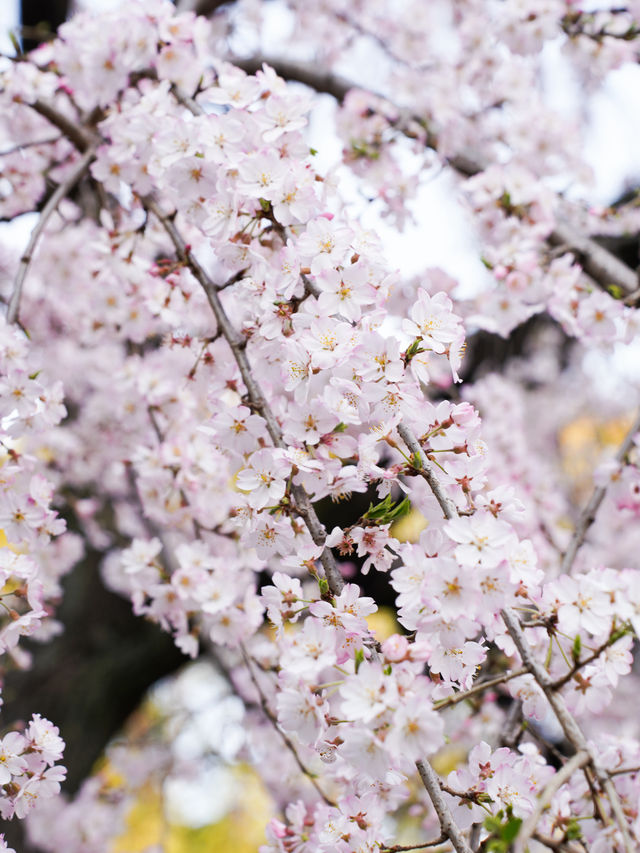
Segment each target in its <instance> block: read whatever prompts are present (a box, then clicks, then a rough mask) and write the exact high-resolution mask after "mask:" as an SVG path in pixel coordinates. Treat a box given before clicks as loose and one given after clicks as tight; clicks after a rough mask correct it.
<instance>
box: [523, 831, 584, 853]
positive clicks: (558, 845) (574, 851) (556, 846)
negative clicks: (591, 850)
mask: <svg viewBox="0 0 640 853" xmlns="http://www.w3.org/2000/svg"><path fill="white" fill-rule="evenodd" d="M533 838H534V839H535V840H536V841H539V842H540V844H544V846H545V847H548V848H549V850H558V851H562V853H585V850H586V848H585V847H584V845H583V844H581V845H580V846H579V847H577V846H576V845H575V844H574V843H573V842H572V841H568V840H567V839H562V840H560V841H556V839H555V838H549V836H548V835H541V834H540V833H539V832H535V833H534V834H533Z"/></svg>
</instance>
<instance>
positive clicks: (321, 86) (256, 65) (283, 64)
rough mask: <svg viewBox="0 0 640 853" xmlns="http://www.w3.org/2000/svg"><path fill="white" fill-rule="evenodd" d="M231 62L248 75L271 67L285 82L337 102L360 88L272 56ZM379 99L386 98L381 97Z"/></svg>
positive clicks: (331, 75)
mask: <svg viewBox="0 0 640 853" xmlns="http://www.w3.org/2000/svg"><path fill="white" fill-rule="evenodd" d="M231 61H232V62H233V64H234V65H237V66H238V68H242V70H243V71H246V72H247V74H255V73H256V71H260V70H261V68H262V66H263V65H265V64H266V65H269V66H271V68H273V70H274V71H275V72H276V74H277V75H278V76H279V77H282V78H283V79H284V80H293V81H295V82H296V83H303V84H304V85H305V86H308V87H309V88H310V89H314V90H315V91H316V92H320V93H323V94H326V95H333V97H334V98H335V99H336V100H337V101H344V99H345V98H346V97H347V93H348V92H349V91H350V90H351V89H354V88H358V87H357V86H355V85H354V84H353V83H351V82H350V81H349V80H347V79H346V78H344V77H340V76H339V75H337V74H332V73H331V72H323V71H319V70H318V68H317V66H313V65H309V64H308V63H305V62H291V61H289V60H287V59H279V58H276V57H270V56H269V57H268V56H254V57H252V58H251V59H235V58H234V59H233V60H231ZM373 94H376V95H379V93H378V92H373ZM379 97H384V96H383V95H379Z"/></svg>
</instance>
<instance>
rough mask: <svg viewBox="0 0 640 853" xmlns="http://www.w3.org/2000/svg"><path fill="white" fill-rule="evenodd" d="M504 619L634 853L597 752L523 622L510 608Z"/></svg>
mask: <svg viewBox="0 0 640 853" xmlns="http://www.w3.org/2000/svg"><path fill="white" fill-rule="evenodd" d="M502 618H503V620H504V623H505V625H506V626H507V631H508V632H509V634H510V636H511V639H512V640H513V642H514V643H515V646H516V648H517V650H518V652H519V654H520V657H521V658H522V662H523V663H524V665H525V666H526V667H527V669H528V670H529V672H530V673H531V674H532V675H533V677H534V678H535V680H536V681H537V683H538V685H539V687H540V688H541V690H542V691H543V693H544V695H545V696H546V697H547V701H548V702H549V704H550V705H551V707H552V709H553V712H554V714H555V715H556V718H557V720H558V722H559V723H560V726H561V727H562V731H563V732H564V735H565V737H566V739H567V740H568V741H569V743H570V744H571V745H572V746H573V748H574V749H575V750H576V751H577V752H584V753H585V754H586V755H588V756H589V763H590V764H591V766H592V767H593V769H594V772H595V774H596V777H597V779H598V783H599V784H600V787H601V788H602V790H603V791H604V792H605V794H606V795H607V797H608V799H609V804H610V806H611V811H612V812H613V815H614V817H615V819H616V822H617V824H618V826H619V827H620V832H621V834H622V838H623V843H624V849H625V853H633V851H634V849H635V848H634V845H633V842H632V840H631V836H630V834H629V826H628V824H627V819H626V817H625V814H624V811H623V809H622V803H621V802H620V797H619V796H618V792H617V791H616V789H615V786H614V784H613V782H612V781H611V779H610V778H609V775H608V773H607V771H606V770H605V769H604V768H603V767H602V765H601V764H600V761H599V759H598V757H597V756H596V754H595V752H594V750H593V749H592V747H591V746H590V745H589V744H588V743H587V740H586V738H585V736H584V735H583V733H582V730H581V729H580V726H579V725H578V724H577V722H576V721H575V719H574V718H573V716H572V715H571V713H570V712H569V710H568V709H567V706H566V705H565V702H564V699H563V697H562V696H561V695H560V694H559V693H557V692H556V691H555V690H554V688H553V683H552V681H551V679H550V678H549V675H548V673H547V671H546V669H545V668H544V667H543V666H542V665H541V664H540V663H538V661H537V660H536V659H535V657H534V656H533V654H532V652H531V647H530V646H529V643H528V642H527V639H526V637H525V636H524V631H523V630H522V628H521V627H520V621H519V619H518V616H517V615H516V613H515V612H514V611H513V610H512V609H511V608H510V607H507V608H505V609H504V610H503V611H502Z"/></svg>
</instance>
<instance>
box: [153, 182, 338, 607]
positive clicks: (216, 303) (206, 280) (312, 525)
mask: <svg viewBox="0 0 640 853" xmlns="http://www.w3.org/2000/svg"><path fill="white" fill-rule="evenodd" d="M142 202H143V204H144V206H145V207H146V208H147V209H148V210H150V211H151V212H152V213H153V214H154V216H155V217H156V218H157V219H158V220H159V222H160V224H161V225H162V227H163V228H164V229H165V231H166V232H167V234H168V235H169V238H170V239H171V242H172V243H173V245H174V248H175V250H176V254H177V255H178V257H179V258H180V259H181V260H182V261H183V262H184V263H185V264H186V265H187V266H188V267H189V269H190V270H191V272H192V273H193V275H194V276H195V278H196V279H197V281H198V282H199V283H200V285H201V286H202V288H203V290H204V292H205V294H206V297H207V301H208V302H209V306H210V307H211V310H212V311H213V314H214V316H215V318H216V322H217V324H218V329H219V330H220V331H221V332H222V334H223V336H224V338H225V340H226V341H227V343H228V345H229V347H230V349H231V352H232V353H233V357H234V358H235V360H236V364H237V365H238V369H239V370H240V375H241V376H242V380H243V382H244V384H245V387H246V389H247V394H248V396H249V400H250V401H251V405H252V406H253V408H254V409H255V410H256V411H257V412H259V414H260V415H261V417H262V418H263V419H264V421H265V424H266V427H267V431H268V432H269V435H270V436H271V440H272V441H273V444H274V446H275V447H280V448H286V444H285V442H284V441H283V439H282V430H281V428H280V424H279V423H278V421H277V419H276V416H275V415H274V414H273V411H272V410H271V407H270V406H269V404H268V402H267V400H266V398H265V396H264V394H263V393H262V390H261V389H260V386H259V385H258V383H257V382H256V380H255V378H254V376H253V373H252V370H251V365H250V364H249V359H248V358H247V354H246V345H247V342H246V340H245V339H244V338H242V337H240V336H239V335H238V334H237V332H236V330H235V329H234V327H233V325H232V323H231V321H230V320H229V317H228V316H227V313H226V311H225V309H224V306H223V305H222V302H221V301H220V297H219V295H218V286H217V285H216V284H215V283H214V282H213V281H212V280H211V278H210V277H209V275H208V274H207V272H206V271H205V270H204V268H203V267H202V266H201V264H200V263H199V261H198V260H197V258H195V256H194V255H193V254H192V252H191V249H190V247H189V246H188V245H187V244H186V242H185V240H184V239H183V237H182V235H181V234H180V232H179V231H178V229H177V228H176V225H175V222H174V217H173V215H167V214H165V213H163V211H162V209H161V208H160V205H159V204H158V202H157V201H156V200H155V199H154V198H153V197H152V196H145V197H144V198H143V199H142ZM291 491H292V494H293V497H294V500H295V504H296V509H297V511H298V514H299V515H300V516H301V518H302V519H303V521H304V522H305V524H306V526H307V529H308V530H309V533H310V534H311V538H312V539H313V541H314V542H315V544H316V545H324V541H325V538H326V532H325V529H324V526H323V525H322V523H321V522H320V519H319V518H318V516H317V514H316V511H315V509H314V508H313V504H312V503H311V499H310V498H309V495H308V494H307V492H306V491H305V489H304V488H303V487H302V486H295V485H294V486H292V488H291ZM320 562H321V563H322V566H323V568H324V571H325V574H326V578H327V582H328V584H329V588H330V590H331V592H332V593H333V594H334V595H339V594H340V592H341V591H342V588H343V586H344V581H343V579H342V575H341V574H340V569H339V568H338V565H337V563H336V561H335V557H334V556H333V553H332V551H331V549H330V548H326V547H325V548H323V550H322V553H321V555H320Z"/></svg>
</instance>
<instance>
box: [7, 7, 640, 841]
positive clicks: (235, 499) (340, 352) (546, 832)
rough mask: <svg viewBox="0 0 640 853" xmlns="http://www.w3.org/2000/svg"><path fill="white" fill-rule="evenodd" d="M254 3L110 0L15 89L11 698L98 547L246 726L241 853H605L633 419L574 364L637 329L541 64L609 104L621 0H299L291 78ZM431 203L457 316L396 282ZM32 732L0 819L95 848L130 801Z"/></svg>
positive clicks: (624, 788)
mask: <svg viewBox="0 0 640 853" xmlns="http://www.w3.org/2000/svg"><path fill="white" fill-rule="evenodd" d="M273 8H274V7H273V4H271V3H267V2H262V3H260V2H258V0H238V2H235V3H229V4H219V3H209V4H207V3H206V2H204V3H200V4H197V3H195V4H194V3H192V4H186V3H183V4H178V8H176V7H174V6H173V5H172V4H171V3H170V2H168V0H133V2H130V3H128V4H126V6H124V7H122V9H116V10H115V11H111V12H107V13H104V14H102V15H100V16H91V15H89V14H85V13H82V14H77V15H75V16H74V17H72V18H71V19H70V20H69V21H68V22H66V23H65V24H63V25H62V26H61V27H60V28H59V31H58V34H57V36H56V37H55V38H54V39H53V40H51V41H48V42H46V43H43V44H42V45H41V46H40V47H38V48H37V49H35V50H33V51H31V52H29V53H26V54H24V53H21V52H19V51H17V52H16V54H15V55H14V56H11V57H4V58H3V60H2V72H1V95H0V97H1V98H2V107H3V109H2V118H1V124H2V135H3V139H4V142H3V149H2V152H1V155H0V162H1V164H2V165H1V168H2V182H1V183H0V192H1V194H2V198H1V201H0V204H1V215H2V217H3V219H4V220H5V221H12V220H15V219H17V218H18V217H19V216H21V215H22V214H25V213H28V212H34V211H35V212H37V214H38V215H37V218H36V220H35V225H34V226H33V230H32V231H31V236H30V238H29V240H28V244H27V246H26V248H25V249H24V251H22V253H20V252H17V253H16V252H15V250H14V247H13V246H11V245H7V244H5V245H3V248H2V251H3V257H2V269H1V281H0V295H1V297H2V300H3V303H4V305H5V311H4V316H3V319H2V321H1V322H0V405H1V406H2V420H1V421H0V430H1V432H2V436H1V438H0V442H1V445H2V458H3V464H2V468H1V470H2V472H3V476H2V479H1V480H0V486H1V488H0V527H1V528H2V530H3V531H4V536H5V539H6V544H5V547H3V548H1V549H0V571H1V572H2V573H3V574H2V593H1V595H2V599H1V600H2V604H3V608H2V609H3V615H2V618H1V620H0V644H1V651H2V652H3V653H4V655H5V660H6V665H5V669H6V671H9V670H10V669H12V668H21V669H28V667H29V666H30V663H31V659H32V658H34V659H37V657H38V652H37V651H35V652H34V645H33V644H27V645H25V642H24V640H23V638H28V637H31V638H33V639H35V640H37V641H42V642H44V643H47V642H49V641H51V640H52V638H54V636H55V635H56V634H58V633H59V632H60V630H61V629H62V626H61V623H60V621H59V620H57V619H56V607H57V605H58V603H59V600H60V597H61V592H62V586H61V583H62V579H63V578H64V577H65V575H67V574H68V573H69V572H70V571H71V569H72V567H73V566H74V564H76V563H78V561H80V560H81V558H82V555H83V554H85V553H87V552H91V553H92V554H93V555H97V559H99V561H100V564H101V573H102V575H101V576H102V579H103V583H104V585H105V586H106V587H107V588H108V589H110V590H112V591H115V592H117V593H118V594H119V595H121V596H122V597H124V598H125V599H126V600H127V601H128V602H129V603H130V606H131V607H132V611H133V613H134V614H135V615H136V617H138V618H139V619H146V620H147V621H150V622H153V623H156V624H157V625H159V626H160V628H161V629H163V631H165V632H166V633H167V634H168V635H169V636H170V637H171V638H172V640H173V642H174V643H175V645H176V647H177V649H179V651H180V652H181V653H182V655H184V656H186V658H189V657H190V658H196V657H198V656H207V657H208V658H209V659H211V660H213V661H214V662H215V665H216V667H217V668H218V670H219V672H220V673H221V674H222V675H223V676H224V678H226V679H227V681H228V684H229V688H230V689H231V690H233V691H234V692H235V693H236V694H237V696H239V697H240V698H241V699H242V701H243V703H244V707H245V712H244V718H243V719H244V726H245V728H246V739H245V743H244V745H243V746H242V756H243V758H244V759H245V760H249V761H251V762H252V763H253V764H254V765H255V767H256V768H257V770H258V772H259V773H260V774H261V776H262V778H263V780H264V783H265V785H266V787H267V789H268V790H269V792H270V794H271V796H272V798H273V802H274V818H273V819H272V821H271V822H270V823H269V825H268V826H267V828H266V842H265V844H264V845H263V847H262V848H261V851H262V853H311V851H314V853H315V851H318V852H319V853H329V851H339V852H340V853H351V851H353V853H356V852H357V853H374V851H379V853H392V851H393V853H399V851H404V850H413V849H437V850H442V851H451V850H455V851H456V853H470V851H504V853H506V851H509V850H514V851H519V853H525V851H530V853H535V851H543V850H558V851H571V852H572V853H583V851H590V853H604V851H625V853H631V851H634V850H637V849H638V844H639V841H640V740H639V738H640V732H639V731H638V723H637V714H636V713H635V703H634V702H633V697H634V691H635V690H637V688H638V681H637V675H636V674H634V670H633V666H634V663H633V660H634V658H633V656H634V651H635V641H636V637H637V635H638V631H639V630H640V616H639V614H640V582H639V580H638V579H639V578H640V575H639V574H638V568H639V567H638V565H637V553H638V517H639V516H640V499H639V497H638V495H639V494H640V438H638V432H639V430H640V419H639V417H638V415H637V414H635V412H634V405H636V403H637V400H636V397H637V396H638V395H637V386H634V387H626V388H625V389H624V392H623V393H622V394H620V393H612V392H610V391H609V392H608V389H607V388H606V387H599V386H598V384H597V383H595V382H594V381H592V380H591V379H590V378H589V377H590V375H592V374H589V372H588V370H589V359H588V356H589V355H590V356H592V357H598V358H600V359H605V358H608V359H609V363H610V364H611V363H612V362H611V359H612V355H613V354H614V353H615V351H616V347H618V348H619V347H620V346H621V345H625V344H630V343H632V342H633V341H634V339H635V337H636V334H637V328H638V322H639V317H640V315H639V314H638V304H639V300H640V288H639V286H638V279H637V275H636V272H635V270H634V269H632V268H631V267H630V266H629V265H628V264H627V263H625V261H623V260H621V259H620V258H619V257H617V256H616V255H615V254H613V253H612V252H611V251H610V250H609V249H608V248H606V245H603V241H602V240H601V239H600V237H601V236H602V235H605V236H608V237H619V236H623V235H626V234H629V233H634V232H637V230H638V217H639V214H638V207H637V204H636V203H635V198H634V199H633V200H632V201H631V202H629V203H627V204H626V205H623V206H618V207H615V208H613V207H611V208H609V207H603V206H596V205H594V204H592V203H590V200H589V192H590V189H589V188H590V175H589V169H588V167H587V165H586V163H585V160H584V146H583V139H584V134H585V133H586V131H587V129H588V113H587V111H586V109H585V108H584V103H582V104H577V105H576V109H575V110H574V111H573V113H571V112H566V113H560V112H559V111H558V110H557V109H554V107H553V106H552V103H551V99H550V98H549V97H548V89H549V87H548V63H549V55H550V54H551V53H554V55H556V56H557V57H559V59H558V61H560V62H561V63H563V67H564V68H566V69H568V70H569V71H570V73H571V74H572V75H573V76H574V78H575V80H576V81H578V85H579V86H580V87H582V90H583V91H584V93H585V98H586V96H587V94H588V93H592V92H595V91H597V90H598V88H599V87H600V86H601V85H602V84H603V81H605V79H606V78H607V75H608V74H609V73H610V72H611V71H612V70H614V69H618V68H620V67H622V66H623V65H625V64H632V63H636V62H637V60H638V41H637V37H638V36H639V35H640V23H639V21H640V4H639V3H638V2H636V0H633V2H629V3H627V4H626V5H624V7H620V6H618V5H617V4H616V5H615V6H614V5H611V4H607V3H602V4H598V5H597V6H594V7H593V8H591V5H587V4H585V5H584V6H583V5H581V4H578V3H575V2H572V0H544V2H542V0H517V2H516V1H515V0H512V2H508V3H504V2H498V0H457V2H452V0H436V1H435V2H432V3H428V4H426V3H418V2H415V0H402V2H398V0H396V1H395V2H390V0H374V2H371V0H367V2H365V0H362V2H354V3H352V4H349V5H345V4H344V2H338V0H323V2H318V3H308V2H307V3H305V2H299V0H286V2H284V0H283V2H282V3H280V4H279V6H278V9H279V15H280V23H279V26H280V27H281V28H282V34H283V35H285V31H286V38H285V37H283V38H282V39H281V42H280V44H281V45H284V44H285V43H286V45H287V48H286V49H285V48H284V47H282V48H281V50H280V52H279V53H277V54H276V53H274V52H273V45H272V44H270V43H269V41H268V39H267V37H266V34H267V33H268V30H269V26H268V25H267V24H268V21H269V20H270V16H272V14H273ZM197 13H202V14H200V15H198V14H197ZM363 63H364V65H366V68H365V69H364V72H363ZM349 70H350V73H352V74H353V75H354V79H349V78H348V76H347V71H349ZM367 81H368V83H367ZM546 81H547V82H546ZM363 83H366V85H362V84H363ZM323 95H330V96H331V97H332V98H333V104H334V108H333V113H332V115H333V119H334V124H335V134H336V135H337V137H338V138H339V140H340V146H341V148H342V156H341V158H339V162H333V163H332V164H331V163H330V158H329V159H327V157H326V156H325V155H324V154H323V152H322V151H320V150H319V149H318V150H316V148H314V147H313V146H312V144H311V137H310V135H309V133H310V123H311V125H312V124H313V122H314V121H316V122H317V121H318V116H319V115H320V116H321V117H322V116H325V119H324V120H326V115H327V113H326V110H325V112H324V113H322V112H319V105H320V106H321V105H322V104H323V103H324V101H323V100H322V96H323ZM324 137H325V141H326V142H327V145H329V140H328V139H327V137H328V134H326V133H325V134H324ZM327 162H328V163H329V165H326V166H325V165H321V164H324V163H327ZM439 175H444V176H445V177H446V179H447V180H448V182H449V183H448V186H449V187H450V194H451V195H452V197H454V198H455V199H457V201H458V203H459V205H460V209H461V211H462V214H461V216H463V218H464V222H465V223H466V224H465V228H466V230H467V232H468V234H469V235H471V236H470V239H471V241H472V242H473V246H474V248H473V252H474V254H475V257H476V258H477V266H476V268H475V269H476V273H475V276H474V281H473V283H472V284H473V286H472V288H471V290H469V289H467V290H466V291H465V289H464V288H461V287H460V282H459V281H458V280H457V279H456V278H454V277H453V276H452V274H451V273H450V270H447V271H445V270H443V269H440V268H435V267H432V266H427V267H426V268H424V269H423V270H422V271H421V272H420V273H419V274H418V275H409V274H407V273H406V272H405V271H403V270H402V269H400V270H398V269H395V268H394V266H393V265H392V264H391V263H390V262H389V259H388V257H387V250H386V246H385V241H384V239H382V238H381V236H379V235H378V234H377V233H376V229H374V228H372V227H371V226H370V218H369V219H368V218H367V217H370V212H371V210H374V211H375V212H376V214H377V216H378V220H379V221H380V223H381V224H380V229H379V230H380V233H381V234H385V233H388V232H389V230H390V229H395V230H397V231H401V230H402V229H403V228H408V227H410V225H411V222H412V221H413V220H415V219H417V221H418V222H419V221H420V200H421V187H423V186H425V185H426V183H428V182H429V181H430V180H432V179H434V178H435V177H436V176H439ZM576 188H579V189H576ZM365 201H366V203H365ZM383 220H384V226H383V224H382V223H383ZM451 227H457V226H454V225H452V226H451ZM430 239H432V238H431V237H430V234H429V233H428V232H427V233H422V234H421V236H420V244H419V245H418V246H417V247H416V249H415V251H416V252H417V253H419V252H420V251H421V247H423V246H424V245H426V244H428V243H429V240H430ZM469 292H471V293H472V295H471V296H469V295H468V294H469ZM465 293H466V294H467V295H465ZM629 384H632V383H631V382H629ZM589 410H596V411H597V412H598V414H599V416H601V417H602V418H603V419H605V418H609V419H616V418H617V419H618V420H619V421H623V422H624V423H625V432H624V437H623V438H622V440H621V442H620V443H619V445H618V447H617V448H614V449H613V451H612V452H611V453H610V454H607V453H604V454H603V455H602V458H600V459H599V460H598V464H597V466H596V468H595V471H594V472H593V477H592V478H591V476H590V482H589V484H588V486H587V488H586V490H585V488H584V487H583V488H582V489H575V488H573V485H572V483H571V481H570V479H569V478H568V477H567V475H566V471H565V470H564V469H563V465H562V453H561V448H560V447H559V443H558V436H559V435H560V433H561V430H562V428H563V426H565V425H566V424H568V423H570V422H571V420H572V419H575V418H576V417H577V416H578V415H580V414H581V413H584V412H585V411H589ZM591 479H592V482H591ZM354 496H355V498H354ZM358 496H360V501H358V500H357V497H358ZM407 516H410V517H411V518H412V519H414V520H415V519H416V518H418V517H419V518H420V519H421V520H422V525H423V530H422V532H421V533H419V535H418V534H416V535H413V536H404V535H403V534H402V533H401V524H400V522H401V521H402V519H404V518H406V517H407ZM383 603H384V604H386V605H388V606H392V607H393V608H394V614H395V618H396V620H397V622H396V630H395V633H393V634H392V635H391V636H388V637H381V636H378V635H376V632H375V630H373V628H372V624H373V623H372V620H371V618H370V617H372V615H373V614H374V613H375V612H376V611H377V609H378V607H379V606H380V605H381V604H383ZM87 608H88V609H89V611H90V612H89V614H88V615H89V618H91V619H94V620H99V619H100V615H101V614H100V609H99V607H95V608H93V606H92V603H90V602H88V603H87ZM124 677H125V678H126V669H125V675H124ZM27 698H28V697H27ZM69 701H70V702H73V701H74V697H72V696H70V697H69ZM30 713H31V714H32V716H31V719H30V721H27V722H26V723H25V722H22V723H20V721H19V720H17V719H16V720H15V721H12V720H11V719H6V720H5V729H4V730H5V731H6V732H7V733H6V734H5V735H4V737H3V738H2V739H1V740H0V814H1V815H2V817H3V818H4V819H5V820H7V821H8V820H11V819H21V818H26V821H25V824H26V826H27V830H26V831H27V836H28V839H29V840H28V843H29V844H30V845H31V846H32V849H38V850H43V851H59V850H62V849H65V850H72V851H78V853H91V852H92V851H106V850H108V849H110V845H111V843H112V841H113V838H114V837H115V836H116V835H117V834H118V832H119V831H120V828H121V826H122V819H123V814H124V812H125V811H126V807H127V802H128V800H127V798H126V796H122V797H113V796H112V795H111V794H109V793H108V792H105V790H104V787H103V786H101V784H100V783H99V780H98V779H97V778H96V777H95V776H90V777H88V778H87V779H86V781H85V782H84V783H83V785H82V786H81V787H80V789H79V790H78V791H77V792H75V794H74V795H73V796H65V795H63V794H60V786H61V783H62V782H63V781H64V777H65V769H64V767H63V766H62V763H61V762H63V761H64V758H63V749H64V742H63V739H64V737H65V731H64V725H63V721H61V720H60V721H58V720H53V721H49V720H47V719H45V718H44V717H43V716H41V710H40V709H39V708H38V707H35V706H34V707H33V708H32V709H31V711H30ZM5 716H6V715H5ZM87 724H88V725H91V722H90V721H88V723H87ZM58 725H60V729H61V730H60V731H59V730H58ZM168 760H169V759H168V758H167V756H166V755H162V754H160V753H158V752H157V751H156V752H153V750H148V751H146V752H142V753H141V754H135V755H134V754H133V753H127V752H126V750H122V751H121V752H120V754H119V757H118V768H119V770H120V772H121V774H122V775H123V777H125V778H128V779H129V780H130V781H131V782H132V784H133V780H138V781H141V780H143V779H144V777H145V773H151V772H156V771H159V770H162V769H163V768H165V769H166V766H167V761H168ZM407 824H409V825H410V827H411V832H412V836H411V838H409V839H407V838H405V836H404V835H402V833H404V832H405V826H406V825H407ZM2 844H4V848H3V847H2V846H1V845H2ZM0 849H9V848H8V847H7V844H6V842H4V841H3V842H0Z"/></svg>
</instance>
